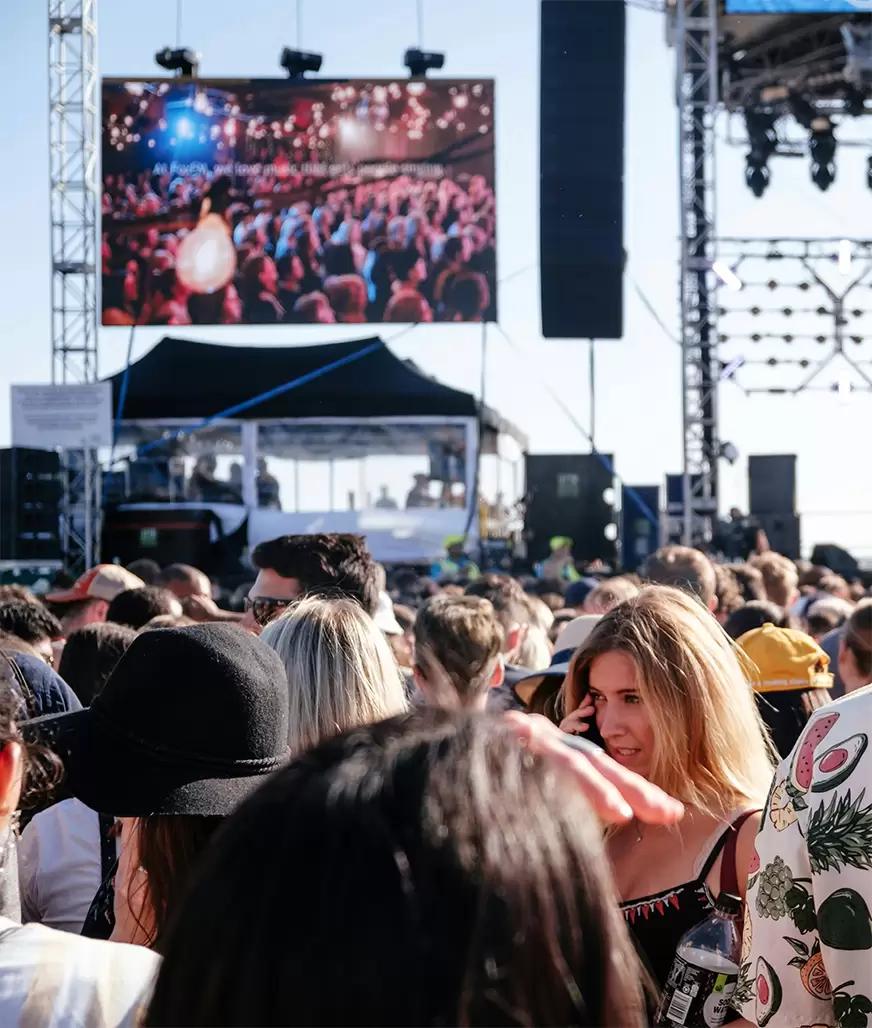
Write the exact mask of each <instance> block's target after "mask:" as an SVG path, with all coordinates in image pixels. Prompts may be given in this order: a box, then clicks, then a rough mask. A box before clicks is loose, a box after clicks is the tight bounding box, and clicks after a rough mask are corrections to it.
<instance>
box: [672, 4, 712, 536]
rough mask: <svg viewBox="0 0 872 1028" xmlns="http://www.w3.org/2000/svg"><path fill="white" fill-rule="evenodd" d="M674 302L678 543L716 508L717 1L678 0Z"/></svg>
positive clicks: (698, 532) (704, 526)
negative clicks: (678, 384) (678, 354)
mask: <svg viewBox="0 0 872 1028" xmlns="http://www.w3.org/2000/svg"><path fill="white" fill-rule="evenodd" d="M675 42H676V53H677V65H678V67H677V72H678V74H677V83H676V85H677V106H678V138H679V155H678V173H679V215H680V223H679V224H680V229H679V237H680V247H681V255H680V262H681V267H680V281H679V304H680V320H681V346H682V400H683V403H682V417H683V445H684V469H683V471H684V490H683V492H684V520H683V526H682V541H683V542H684V543H685V545H691V544H692V543H693V542H699V541H701V539H702V540H707V539H709V538H710V537H711V534H712V530H713V527H714V522H715V521H716V519H717V511H718V467H717V463H718V455H719V452H720V441H719V438H718V423H717V413H718V412H717V383H718V372H717V353H716V350H717V338H718V336H717V325H716V317H717V296H716V293H717V281H716V277H715V276H714V274H713V272H712V270H711V269H712V264H713V262H714V260H715V253H714V245H715V202H716V189H715V120H716V117H717V111H718V103H719V96H718V9H717V0H677V7H676V39H675Z"/></svg>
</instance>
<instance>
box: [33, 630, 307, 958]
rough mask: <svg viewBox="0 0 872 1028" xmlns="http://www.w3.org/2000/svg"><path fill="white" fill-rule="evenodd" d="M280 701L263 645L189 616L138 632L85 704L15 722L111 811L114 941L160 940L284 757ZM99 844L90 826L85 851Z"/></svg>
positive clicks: (283, 682) (87, 802) (75, 785)
mask: <svg viewBox="0 0 872 1028" xmlns="http://www.w3.org/2000/svg"><path fill="white" fill-rule="evenodd" d="M288 703H289V700H288V686H287V678H286V676H285V671H284V667H283V666H282V663H281V661H280V660H279V658H278V657H277V656H276V655H275V654H274V653H273V652H272V651H271V650H269V649H268V648H267V647H265V646H264V645H263V644H262V643H261V642H260V641H259V640H257V639H254V638H253V637H252V636H251V635H250V634H249V633H248V632H244V631H242V630H241V629H240V628H238V627H236V626H231V625H195V626H193V627H191V628H166V629H162V630H161V631H158V632H144V633H142V634H140V635H138V636H137V637H136V639H135V640H134V641H133V643H132V645H131V646H130V648H129V649H128V650H127V652H126V653H125V654H124V656H123V657H122V658H121V660H120V661H119V662H118V664H117V665H116V667H115V670H114V671H113V672H112V674H111V675H110V677H109V680H108V681H107V682H106V685H105V687H104V689H103V691H102V692H101V693H99V694H98V695H97V696H96V697H95V698H94V701H93V703H92V704H91V706H90V707H87V708H86V709H84V710H81V711H78V712H76V713H75V714H72V715H67V716H59V717H47V718H39V719H37V720H35V721H31V722H29V724H28V725H27V726H26V730H27V731H28V733H30V736H31V737H33V738H36V739H37V740H39V741H40V742H41V743H42V744H43V745H45V746H47V747H49V748H50V749H52V750H53V751H54V752H55V753H56V754H57V755H58V756H59V757H60V758H61V761H62V762H63V767H64V772H65V784H66V786H67V787H68V789H69V791H70V792H71V793H72V795H73V796H74V797H75V798H76V799H77V800H79V801H81V803H82V804H84V806H85V807H86V808H89V809H90V810H91V811H99V812H100V813H101V814H110V815H112V816H114V817H116V818H118V819H119V820H120V830H119V833H118V838H119V840H120V847H121V852H120V856H119V859H118V867H117V870H115V871H114V873H113V875H112V877H113V879H114V899H113V904H112V909H113V912H114V927H113V928H112V938H113V939H114V940H115V941H119V942H135V943H137V944H139V945H143V946H149V947H150V948H152V949H156V950H158V951H160V950H161V946H162V941H163V936H164V932H165V930H166V926H167V923H168V920H169V919H170V917H171V916H172V915H173V913H174V912H175V909H176V908H177V907H178V904H179V902H180V900H181V897H182V896H183V894H184V891H185V889H186V887H187V884H188V881H189V878H190V875H191V873H192V871H193V869H194V867H195V866H196V864H197V861H198V860H199V858H200V855H201V854H202V852H203V849H204V848H205V846H206V844H207V842H208V841H209V839H210V837H211V836H212V834H213V833H214V831H215V830H216V829H217V828H218V827H219V826H220V824H221V823H222V820H223V818H225V817H226V816H227V815H228V814H230V813H231V812H232V811H233V810H234V808H235V807H236V806H237V804H238V803H239V802H240V801H241V800H242V799H243V798H244V797H245V796H247V795H248V794H249V793H251V792H252V791H254V790H255V789H256V788H257V787H258V786H259V785H260V784H261V783H262V782H263V781H264V780H265V778H266V777H267V776H268V775H270V774H272V773H273V772H274V771H276V770H278V769H279V768H280V767H281V766H283V765H284V764H285V762H286V760H287V756H288ZM99 845H100V843H99V833H96V832H95V835H94V850H95V851H96V856H95V858H96V859H98V858H99ZM36 889H37V891H38V890H39V882H38V881H37V883H36ZM84 909H85V912H87V906H85V908H84ZM79 913H80V914H82V910H81V908H80V910H79ZM106 914H107V916H108V911H107V912H106ZM82 916H84V915H83V914H82ZM107 927H108V922H107ZM88 930H89V931H90V929H88Z"/></svg>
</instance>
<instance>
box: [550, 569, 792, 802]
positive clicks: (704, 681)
mask: <svg viewBox="0 0 872 1028" xmlns="http://www.w3.org/2000/svg"><path fill="white" fill-rule="evenodd" d="M614 652H618V653H623V654H626V655H627V656H628V657H629V658H630V659H631V660H632V661H633V663H634V664H635V665H636V668H637V675H638V679H637V681H638V688H639V695H640V696H641V698H642V701H643V702H644V704H645V706H646V708H647V710H648V713H649V716H650V718H651V725H652V727H653V730H654V757H653V762H652V768H651V773H650V775H649V778H650V780H651V781H652V782H653V783H654V784H655V785H659V786H660V788H661V789H665V790H666V792H668V793H670V794H671V795H672V796H675V797H677V798H678V799H680V800H682V801H683V802H684V803H687V804H689V805H692V806H694V807H697V808H698V809H700V810H702V811H703V812H705V813H707V814H712V815H714V816H718V817H719V816H722V815H724V814H726V813H727V812H729V811H731V810H736V809H738V808H740V807H743V806H747V805H748V804H757V803H759V804H761V805H762V803H763V802H764V799H765V796H766V793H767V790H768V788H769V784H770V781H771V779H772V770H773V765H774V759H773V758H774V750H773V749H772V744H771V741H770V740H769V736H768V734H767V732H766V728H765V726H764V724H763V722H762V720H761V718H760V715H759V713H758V711H757V704H756V702H755V700H754V694H753V690H752V687H751V685H750V684H749V682H750V677H749V675H748V673H747V672H746V670H745V669H744V664H746V663H747V658H745V657H744V655H743V654H742V653H741V651H740V650H739V649H738V648H737V647H736V646H735V645H734V644H733V642H732V641H731V640H730V638H729V637H728V636H727V635H726V634H725V633H724V631H723V629H722V628H721V627H720V625H718V623H717V621H716V620H715V619H714V617H712V615H711V614H709V612H708V611H707V610H705V608H704V607H703V606H702V604H701V603H700V602H699V601H698V600H697V599H695V598H693V597H691V596H688V595H687V594H685V593H683V592H681V591H680V590H678V589H672V588H670V587H668V586H651V587H648V588H646V589H643V590H642V591H641V592H640V593H639V595H638V596H636V597H634V598H633V599H631V600H628V601H627V602H625V603H622V604H621V605H620V606H619V607H616V608H615V609H614V610H612V611H610V612H609V613H608V614H606V615H605V616H604V617H603V619H602V620H601V621H600V622H599V624H598V625H597V626H596V628H594V630H593V632H592V633H591V634H590V636H589V637H588V639H587V642H586V643H585V644H584V646H583V647H582V648H581V649H580V650H579V651H578V652H577V653H576V654H575V656H574V658H573V660H572V664H571V665H570V668H569V672H568V673H567V675H566V679H565V681H564V683H563V686H562V688H561V690H560V695H559V696H558V704H557V709H558V712H562V716H566V714H567V713H570V712H571V711H573V710H575V709H576V708H577V707H578V706H579V704H580V702H581V700H582V698H583V697H584V696H585V694H586V693H587V692H588V691H589V689H590V669H591V666H592V665H593V662H594V661H595V660H596V659H597V657H600V656H602V655H603V654H606V653H614Z"/></svg>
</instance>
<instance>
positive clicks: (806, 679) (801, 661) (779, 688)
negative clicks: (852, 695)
mask: <svg viewBox="0 0 872 1028" xmlns="http://www.w3.org/2000/svg"><path fill="white" fill-rule="evenodd" d="M737 642H738V644H739V646H741V647H742V649H743V650H744V651H745V654H746V656H747V657H748V658H749V660H751V661H752V662H753V663H754V664H755V665H756V667H755V669H754V673H753V682H752V684H753V686H754V691H755V692H788V691H789V690H791V689H832V687H833V676H832V675H831V674H830V673H829V670H828V669H829V666H830V658H829V657H828V656H827V655H826V653H824V651H823V650H822V649H821V648H820V646H818V644H817V643H816V642H815V641H814V639H812V637H811V636H810V635H806V634H805V632H797V631H795V630H793V629H791V628H776V627H775V625H770V624H766V625H763V627H762V628H755V629H754V630H753V631H752V632H746V633H745V634H744V635H743V636H741V637H740V638H739V639H738V640H737Z"/></svg>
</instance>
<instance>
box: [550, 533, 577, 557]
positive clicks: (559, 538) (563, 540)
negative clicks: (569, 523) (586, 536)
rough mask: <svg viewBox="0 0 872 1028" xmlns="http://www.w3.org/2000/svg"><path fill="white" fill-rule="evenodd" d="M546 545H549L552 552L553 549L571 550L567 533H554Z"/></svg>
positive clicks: (570, 541)
mask: <svg viewBox="0 0 872 1028" xmlns="http://www.w3.org/2000/svg"><path fill="white" fill-rule="evenodd" d="M548 545H549V546H550V547H551V551H552V553H553V551H554V550H571V549H572V540H571V539H570V538H569V536H568V535H555V536H554V538H553V539H552V540H551V542H549V543H548Z"/></svg>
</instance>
